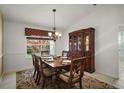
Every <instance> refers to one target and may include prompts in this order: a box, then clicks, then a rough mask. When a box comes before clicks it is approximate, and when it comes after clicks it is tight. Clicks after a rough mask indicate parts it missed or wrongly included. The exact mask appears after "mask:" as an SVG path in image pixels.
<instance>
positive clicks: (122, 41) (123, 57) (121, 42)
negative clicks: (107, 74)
mask: <svg viewBox="0 0 124 93" xmlns="http://www.w3.org/2000/svg"><path fill="white" fill-rule="evenodd" d="M118 53H119V78H122V75H124V26H123V29H122V28H121V29H119V34H118Z"/></svg>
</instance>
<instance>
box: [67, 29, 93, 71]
mask: <svg viewBox="0 0 124 93" xmlns="http://www.w3.org/2000/svg"><path fill="white" fill-rule="evenodd" d="M94 31H95V29H94V28H86V29H81V30H77V31H74V32H71V33H69V55H70V56H71V57H73V58H78V57H82V56H86V57H88V59H87V60H86V63H85V71H87V72H90V73H92V72H94V71H95V64H94V44H95V42H94V39H95V37H94V34H95V32H94Z"/></svg>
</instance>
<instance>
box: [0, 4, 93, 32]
mask: <svg viewBox="0 0 124 93" xmlns="http://www.w3.org/2000/svg"><path fill="white" fill-rule="evenodd" d="M94 7H95V6H93V5H92V4H89V5H86V4H85V5H84V4H73V5H72V4H69V5H68V4H63V5H62V4H23V5H21V4H15V5H14V4H13V5H10V4H1V5H0V10H1V11H2V13H3V17H4V20H10V21H17V22H23V23H28V24H33V25H38V26H46V27H53V12H52V9H54V8H55V9H56V18H55V19H56V21H55V22H56V28H57V29H61V30H62V29H67V28H68V27H69V26H71V25H72V24H74V23H75V22H77V21H79V20H80V19H83V18H84V17H85V16H87V15H88V14H90V13H92V12H93V8H94Z"/></svg>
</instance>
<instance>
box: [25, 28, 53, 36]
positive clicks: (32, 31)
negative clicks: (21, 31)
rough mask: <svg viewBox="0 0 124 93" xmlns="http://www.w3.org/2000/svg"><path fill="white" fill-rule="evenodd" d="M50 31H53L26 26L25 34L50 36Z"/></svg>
mask: <svg viewBox="0 0 124 93" xmlns="http://www.w3.org/2000/svg"><path fill="white" fill-rule="evenodd" d="M48 32H51V31H47V30H40V29H33V28H25V36H48Z"/></svg>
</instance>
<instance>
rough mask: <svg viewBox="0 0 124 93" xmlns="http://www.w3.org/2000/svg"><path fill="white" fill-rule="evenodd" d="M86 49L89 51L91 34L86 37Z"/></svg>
mask: <svg viewBox="0 0 124 93" xmlns="http://www.w3.org/2000/svg"><path fill="white" fill-rule="evenodd" d="M85 49H86V51H89V35H87V36H86V39H85Z"/></svg>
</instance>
